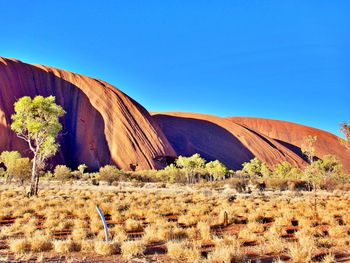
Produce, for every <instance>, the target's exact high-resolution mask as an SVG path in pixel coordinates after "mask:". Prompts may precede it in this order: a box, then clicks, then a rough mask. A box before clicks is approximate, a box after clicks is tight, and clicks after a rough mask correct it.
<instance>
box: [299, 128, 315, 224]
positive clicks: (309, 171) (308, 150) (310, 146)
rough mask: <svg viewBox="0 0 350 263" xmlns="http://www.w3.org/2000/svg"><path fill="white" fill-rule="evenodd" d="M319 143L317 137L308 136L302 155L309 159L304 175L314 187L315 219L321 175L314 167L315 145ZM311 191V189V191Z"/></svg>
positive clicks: (303, 144) (303, 145)
mask: <svg viewBox="0 0 350 263" xmlns="http://www.w3.org/2000/svg"><path fill="white" fill-rule="evenodd" d="M316 141H317V136H312V135H308V136H306V137H305V138H304V141H303V143H302V145H301V151H302V153H303V154H304V155H305V156H306V157H307V160H308V162H309V165H308V166H307V167H306V168H305V171H304V175H305V177H306V179H307V181H308V183H309V185H312V188H313V190H314V212H315V218H316V217H317V186H318V185H319V184H320V174H319V171H318V169H317V167H315V165H313V162H314V159H315V152H316V151H315V143H316ZM310 190H311V189H310Z"/></svg>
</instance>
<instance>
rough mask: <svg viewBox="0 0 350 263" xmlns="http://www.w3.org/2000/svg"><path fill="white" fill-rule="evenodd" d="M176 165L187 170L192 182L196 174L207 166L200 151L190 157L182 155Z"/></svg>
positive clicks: (189, 179) (188, 177) (187, 175)
mask: <svg viewBox="0 0 350 263" xmlns="http://www.w3.org/2000/svg"><path fill="white" fill-rule="evenodd" d="M176 166H177V167H179V168H182V169H184V170H185V171H186V177H187V180H188V182H189V183H192V182H193V181H194V179H195V176H196V174H197V173H198V172H200V170H201V169H203V168H204V167H205V160H204V159H203V158H202V157H201V156H200V155H199V154H198V153H196V154H194V155H192V156H190V157H185V156H181V155H180V156H179V157H178V158H177V160H176Z"/></svg>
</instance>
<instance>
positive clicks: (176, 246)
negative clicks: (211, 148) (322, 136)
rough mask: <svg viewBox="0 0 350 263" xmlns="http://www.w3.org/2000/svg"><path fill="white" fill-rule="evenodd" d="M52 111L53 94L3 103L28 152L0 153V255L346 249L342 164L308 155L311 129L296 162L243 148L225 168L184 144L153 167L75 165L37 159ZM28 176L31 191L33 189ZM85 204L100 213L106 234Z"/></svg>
mask: <svg viewBox="0 0 350 263" xmlns="http://www.w3.org/2000/svg"><path fill="white" fill-rule="evenodd" d="M38 112H39V113H40V114H38ZM63 114H64V111H63V109H62V108H61V107H59V106H58V105H56V104H55V99H54V98H53V97H48V98H43V97H41V96H38V97H36V98H34V99H33V100H32V99H30V98H29V97H24V98H22V99H20V100H19V101H18V102H17V103H16V104H15V115H14V116H13V120H14V122H13V124H12V128H13V130H14V131H15V132H16V133H17V135H18V136H19V137H21V138H22V139H24V140H26V141H27V142H28V144H29V147H30V149H31V151H32V153H33V154H34V158H32V159H30V158H27V157H22V155H21V154H20V153H19V152H17V151H4V152H2V153H1V154H0V180H1V181H2V183H3V184H2V186H1V187H0V197H1V198H0V254H5V255H7V256H11V255H12V254H9V252H11V253H14V255H15V256H16V257H19V256H20V255H22V256H23V255H28V257H27V258H25V260H29V259H31V258H32V257H33V255H32V254H31V253H34V257H35V255H36V257H37V258H36V259H37V260H39V259H40V257H39V256H38V253H48V255H46V257H48V258H49V257H52V254H53V253H56V254H55V255H67V254H69V255H70V254H71V253H78V254H79V255H83V256H84V255H85V254H87V253H90V256H91V253H93V255H94V256H96V255H97V257H101V258H98V259H97V261H101V260H106V261H111V258H109V257H117V258H118V260H125V261H130V260H131V259H133V258H140V257H156V258H157V254H161V255H162V256H163V257H164V258H162V259H161V260H164V261H171V262H177V261H180V262H244V261H249V260H253V261H254V262H257V261H258V260H265V261H266V262H272V261H274V262H280V261H286V260H287V261H290V262H310V261H321V260H323V262H332V261H334V260H335V259H337V258H342V259H343V258H346V257H348V256H349V257H350V251H349V246H350V215H349V211H348V208H349V206H350V194H349V191H350V175H349V174H347V173H346V172H345V171H344V169H343V166H342V164H341V163H340V162H339V160H338V159H337V158H336V157H335V156H333V155H326V156H323V157H321V158H317V157H316V155H315V152H316V151H315V147H314V144H315V142H316V141H317V137H315V136H312V135H310V136H307V137H306V138H305V140H304V142H303V144H302V147H301V151H302V152H303V154H304V155H305V160H306V161H307V163H305V165H298V166H296V165H293V164H291V163H289V162H286V161H284V162H281V163H276V164H275V165H273V166H271V165H268V164H266V163H264V162H263V161H261V160H259V159H257V158H254V159H252V160H250V161H249V162H246V163H244V164H242V168H241V170H236V171H234V170H230V169H228V168H227V167H226V166H225V165H224V164H223V163H221V162H220V161H219V160H210V161H207V160H205V159H204V158H202V157H201V156H200V155H199V154H194V155H192V156H179V157H178V158H177V159H176V160H175V161H174V163H172V164H169V165H168V166H167V167H165V168H164V169H162V170H147V171H123V170H120V169H118V167H116V166H114V165H105V166H103V167H101V168H100V169H99V170H98V171H94V172H87V169H88V167H87V166H86V165H85V164H81V165H79V166H78V167H71V168H70V167H67V166H65V165H57V166H55V167H51V168H50V169H48V168H47V167H45V164H46V160H47V159H48V158H49V157H51V156H53V155H54V154H55V153H56V152H57V151H58V147H59V145H58V144H57V142H56V137H57V135H58V132H59V131H60V130H61V128H62V126H61V124H60V123H59V121H58V120H59V117H61V116H62V115H63ZM43 123H45V125H43ZM341 131H342V132H343V134H344V136H345V140H341V143H342V144H344V145H345V146H346V147H347V148H348V149H349V126H348V125H347V124H346V123H343V124H342V126H341ZM72 168H74V169H72ZM39 178H40V179H41V180H42V182H43V190H42V192H41V193H40V195H39V196H37V197H35V198H33V197H32V196H33V195H37V194H38V182H39ZM29 181H30V189H25V191H24V190H23V186H26V185H27V184H26V182H29ZM96 205H98V206H99V207H100V208H101V209H102V211H103V213H104V215H105V217H106V219H107V221H108V227H109V235H110V236H109V237H110V241H108V242H105V241H103V240H104V231H103V225H102V222H101V219H100V218H99V215H98V214H97V212H96ZM41 257H44V256H43V254H41ZM66 259H67V258H66Z"/></svg>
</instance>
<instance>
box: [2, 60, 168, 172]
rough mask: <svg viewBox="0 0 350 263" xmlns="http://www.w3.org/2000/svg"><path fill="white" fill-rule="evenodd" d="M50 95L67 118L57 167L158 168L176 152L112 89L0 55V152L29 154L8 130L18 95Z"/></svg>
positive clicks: (132, 103)
mask: <svg viewBox="0 0 350 263" xmlns="http://www.w3.org/2000/svg"><path fill="white" fill-rule="evenodd" d="M35 95H43V96H49V95H53V96H55V97H56V102H57V103H58V104H60V105H61V106H63V108H64V109H65V110H66V112H67V114H66V116H65V117H64V118H63V119H62V123H63V131H62V136H61V137H60V143H61V149H60V153H59V155H58V156H57V157H56V158H55V162H56V163H66V164H67V165H69V166H71V167H76V166H77V165H78V164H80V163H85V164H87V165H88V166H89V167H90V168H98V167H99V166H102V165H105V164H108V163H113V164H115V165H117V166H118V167H119V168H123V169H126V170H130V169H149V168H160V167H163V166H164V164H165V161H164V160H165V159H166V158H167V157H169V156H170V157H172V158H173V157H174V156H175V152H174V150H173V148H172V147H171V145H170V144H169V142H168V140H167V138H166V137H165V136H164V134H163V133H162V131H161V130H160V129H159V127H158V126H157V125H156V124H154V122H153V120H152V118H151V117H150V115H149V113H148V112H147V111H146V110H145V109H144V108H143V107H142V106H141V105H140V104H138V103H137V102H135V101H134V100H132V99H131V98H129V97H128V96H127V95H125V94H124V93H123V92H121V91H120V90H118V89H116V88H115V87H113V86H112V85H110V84H108V83H106V82H104V81H101V80H97V79H93V78H89V77H85V76H82V75H79V74H75V73H71V72H68V71H65V70H60V69H56V68H52V67H47V66H41V65H30V64H26V63H22V62H20V61H18V60H14V59H6V58H1V57H0V151H4V150H19V151H21V152H22V153H23V154H25V155H30V152H29V151H28V146H27V145H26V143H25V142H24V141H22V140H20V139H18V138H17V137H16V135H15V134H14V133H13V132H12V131H11V129H10V124H11V114H13V104H14V102H15V101H16V100H17V99H19V98H20V97H22V96H31V97H34V96H35Z"/></svg>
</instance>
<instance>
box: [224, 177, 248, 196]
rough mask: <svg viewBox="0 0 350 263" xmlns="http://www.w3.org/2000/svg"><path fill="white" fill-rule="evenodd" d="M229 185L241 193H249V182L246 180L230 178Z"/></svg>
mask: <svg viewBox="0 0 350 263" xmlns="http://www.w3.org/2000/svg"><path fill="white" fill-rule="evenodd" d="M227 183H228V184H229V185H230V187H231V188H233V189H235V190H236V191H237V192H239V193H243V192H245V191H247V186H248V180H247V179H244V178H230V179H228V180H227Z"/></svg>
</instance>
